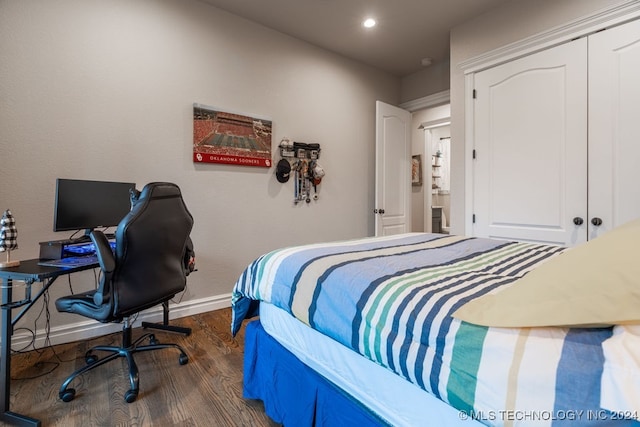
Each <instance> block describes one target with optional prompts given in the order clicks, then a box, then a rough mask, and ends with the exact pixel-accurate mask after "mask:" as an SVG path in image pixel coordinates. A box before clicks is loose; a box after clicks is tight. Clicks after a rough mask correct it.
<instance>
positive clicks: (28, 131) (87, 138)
mask: <svg viewBox="0 0 640 427" xmlns="http://www.w3.org/2000/svg"><path fill="white" fill-rule="evenodd" d="M0 58H2V59H1V60H0V75H1V76H2V78H1V79H0V99H1V100H2V102H1V103H0V149H1V152H2V167H0V209H6V208H10V209H11V210H12V211H13V214H14V215H15V217H16V220H17V225H18V229H19V245H20V249H19V250H18V251H16V252H14V254H13V255H14V258H17V259H28V258H34V257H37V256H38V242H40V241H45V240H53V239H61V238H66V237H68V236H69V233H54V232H52V231H51V230H52V221H53V202H54V189H55V179H56V178H58V177H64V178H78V179H96V180H122V181H133V182H136V183H137V184H138V186H139V187H142V186H143V185H144V184H146V183H148V182H151V181H172V182H175V183H177V184H178V185H179V186H180V187H181V188H182V191H183V195H184V198H185V200H186V202H187V204H188V206H189V209H190V210H191V212H192V214H193V216H194V218H195V228H194V230H193V240H194V243H195V249H196V254H197V267H198V272H197V273H195V274H193V275H192V276H190V278H189V285H188V290H187V291H186V294H185V295H184V297H183V299H182V303H181V305H185V304H187V305H188V304H189V303H193V302H194V301H199V302H200V303H202V304H204V305H206V304H207V303H208V302H210V301H212V300H214V301H222V303H223V304H225V303H226V304H228V298H229V293H230V292H231V289H232V287H233V284H234V282H235V280H236V279H237V278H238V276H239V274H240V273H241V271H242V269H243V268H244V267H245V266H246V265H247V264H248V263H249V262H251V261H252V260H253V259H254V258H255V257H257V256H259V255H260V254H262V253H264V252H266V251H269V250H272V249H275V248H278V247H282V246H287V245H293V244H302V243H306V242H317V241H327V240H336V239H348V238H356V237H363V236H367V235H373V231H374V229H373V215H372V214H371V212H372V210H373V198H374V188H373V183H374V152H375V151H374V144H375V138H374V132H375V101H376V100H378V99H379V100H382V101H384V102H387V103H391V104H397V103H398V102H399V98H400V81H399V79H397V78H395V77H392V76H390V75H388V74H385V73H382V72H379V71H376V70H374V69H372V68H369V67H366V66H363V65H360V64H358V63H355V62H352V61H350V60H347V59H345V58H344V57H342V56H338V55H334V54H332V53H329V52H327V51H324V50H321V49H319V48H316V47H314V46H311V45H308V44H305V43H303V42H300V41H298V40H295V39H292V38H290V37H288V36H285V35H283V34H281V33H278V32H274V31H271V30H268V29H266V28H265V27H262V26H259V25H255V24H253V23H251V22H248V21H246V20H243V19H240V18H238V17H235V16H233V15H230V14H228V13H225V12H222V11H220V10H218V9H216V8H213V7H211V6H209V5H206V4H204V3H201V2H198V1H192V0H136V1H129V0H90V1H86V0H57V1H55V2H50V1H3V2H0ZM194 102H197V103H201V104H206V105H211V106H215V107H220V108H223V109H228V110H231V111H236V112H242V113H246V114H249V115H256V116H266V117H269V118H271V119H272V120H273V145H272V148H273V150H274V156H273V158H274V163H276V162H277V160H278V159H279V157H278V154H277V145H278V143H279V142H280V140H281V139H282V138H283V137H285V136H287V137H289V138H291V139H293V140H296V141H304V142H317V143H320V144H321V145H322V154H321V158H320V163H321V164H322V166H323V167H324V168H325V171H326V177H325V178H324V180H323V182H322V184H321V188H320V199H319V201H317V202H313V203H311V204H310V205H306V204H303V205H298V206H294V205H293V184H292V181H290V182H289V183H287V184H284V185H283V184H280V183H278V182H277V180H276V178H275V175H274V168H258V167H243V166H229V165H215V164H194V163H193V162H192V104H193V103H194ZM71 284H72V286H73V290H74V291H76V292H78V291H82V290H86V289H90V288H91V287H92V286H94V277H93V274H91V273H82V274H76V275H73V277H72V278H71ZM68 293H69V286H68V285H67V284H66V281H60V283H57V284H56V285H55V286H54V287H52V290H51V300H52V301H53V300H54V299H55V298H57V297H59V296H61V295H63V294H68ZM34 311H37V310H34ZM51 311H52V316H51V318H52V325H53V326H54V330H55V326H56V325H63V324H70V323H73V322H79V321H81V320H84V319H82V318H80V317H79V316H74V315H69V314H59V313H55V309H54V308H53V307H51ZM26 323H28V324H29V325H32V323H31V321H30V320H27V321H26ZM42 323H43V322H42V321H41V323H40V324H39V325H38V328H42V327H43V324H42ZM71 338H74V337H71Z"/></svg>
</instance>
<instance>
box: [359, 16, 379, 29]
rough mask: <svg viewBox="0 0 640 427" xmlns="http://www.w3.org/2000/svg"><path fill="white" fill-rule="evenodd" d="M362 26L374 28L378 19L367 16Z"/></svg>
mask: <svg viewBox="0 0 640 427" xmlns="http://www.w3.org/2000/svg"><path fill="white" fill-rule="evenodd" d="M362 26H363V27H365V28H372V27H375V26H376V20H375V19H373V18H367V19H365V20H364V21H362Z"/></svg>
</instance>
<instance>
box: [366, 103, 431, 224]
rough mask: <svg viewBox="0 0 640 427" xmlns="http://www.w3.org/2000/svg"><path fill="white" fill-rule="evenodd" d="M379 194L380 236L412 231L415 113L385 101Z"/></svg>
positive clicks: (379, 119) (379, 114)
mask: <svg viewBox="0 0 640 427" xmlns="http://www.w3.org/2000/svg"><path fill="white" fill-rule="evenodd" d="M423 167H424V165H423ZM375 191H376V194H375V209H374V214H375V218H376V219H375V228H376V236H386V235H391V234H399V233H407V232H409V231H411V113H410V112H408V111H406V110H403V109H401V108H398V107H395V106H393V105H389V104H385V103H384V102H381V101H376V190H375Z"/></svg>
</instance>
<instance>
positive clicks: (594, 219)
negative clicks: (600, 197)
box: [591, 217, 602, 227]
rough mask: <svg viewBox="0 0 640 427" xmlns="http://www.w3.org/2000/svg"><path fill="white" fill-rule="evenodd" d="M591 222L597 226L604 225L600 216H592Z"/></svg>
mask: <svg viewBox="0 0 640 427" xmlns="http://www.w3.org/2000/svg"><path fill="white" fill-rule="evenodd" d="M591 224H593V225H595V226H596V227H598V226H600V225H602V220H601V219H600V218H598V217H595V218H592V219H591Z"/></svg>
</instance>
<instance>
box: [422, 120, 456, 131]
mask: <svg viewBox="0 0 640 427" xmlns="http://www.w3.org/2000/svg"><path fill="white" fill-rule="evenodd" d="M450 124H451V117H446V118H444V119H436V120H430V121H428V122H422V123H420V126H418V129H425V130H427V129H434V128H439V127H442V126H447V125H450Z"/></svg>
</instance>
